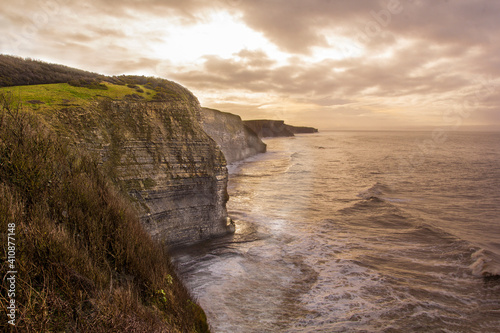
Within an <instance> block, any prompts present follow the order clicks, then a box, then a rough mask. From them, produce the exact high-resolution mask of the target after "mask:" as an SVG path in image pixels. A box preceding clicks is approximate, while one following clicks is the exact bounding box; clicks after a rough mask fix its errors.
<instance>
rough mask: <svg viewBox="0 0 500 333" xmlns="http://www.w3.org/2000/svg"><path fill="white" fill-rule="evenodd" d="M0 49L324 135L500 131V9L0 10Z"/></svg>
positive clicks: (253, 0) (365, 4)
mask: <svg viewBox="0 0 500 333" xmlns="http://www.w3.org/2000/svg"><path fill="white" fill-rule="evenodd" d="M0 6H1V8H2V9H1V12H0V53H3V54H10V55H17V56H21V57H30V58H33V59H39V60H43V61H47V62H54V63H59V64H64V65H68V66H72V67H77V68H80V69H84V70H89V71H93V72H97V73H101V74H106V75H120V74H139V75H147V76H157V77H162V78H166V79H169V80H173V81H175V82H178V83H180V84H182V85H184V86H185V87H187V88H188V89H189V90H191V91H192V92H193V93H194V94H195V95H196V96H197V97H198V99H199V100H200V103H201V104H202V105H203V106H206V107H211V108H215V109H219V110H221V111H225V112H231V113H235V114H238V115H240V116H241V117H242V118H243V119H283V120H285V121H287V123H290V124H294V125H306V126H307V125H309V126H314V127H317V128H319V129H321V130H342V129H345V130H351V129H365V130H372V129H373V130H386V129H392V130H409V129H430V128H434V129H441V128H444V129H458V130H459V129H486V130H492V129H493V130H500V93H499V92H500V33H499V31H500V19H499V18H500V1H492V0H349V1H340V0H338V1H336V0H211V1H207V0H205V1H202V0H182V1H181V0H119V1H118V0H88V1H73V0H16V1H11V0H0Z"/></svg>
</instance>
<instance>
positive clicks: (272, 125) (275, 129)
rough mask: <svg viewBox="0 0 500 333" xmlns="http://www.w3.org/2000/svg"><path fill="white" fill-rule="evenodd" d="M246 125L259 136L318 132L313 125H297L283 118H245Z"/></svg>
mask: <svg viewBox="0 0 500 333" xmlns="http://www.w3.org/2000/svg"><path fill="white" fill-rule="evenodd" d="M243 123H244V124H245V126H247V127H248V128H250V129H251V130H252V131H254V132H255V133H256V134H257V135H258V136H259V138H265V137H280V136H294V134H299V133H316V132H318V130H317V129H316V128H313V127H303V126H302V127H297V126H291V125H287V124H285V122H284V121H283V120H265V119H261V120H245V121H244V122H243Z"/></svg>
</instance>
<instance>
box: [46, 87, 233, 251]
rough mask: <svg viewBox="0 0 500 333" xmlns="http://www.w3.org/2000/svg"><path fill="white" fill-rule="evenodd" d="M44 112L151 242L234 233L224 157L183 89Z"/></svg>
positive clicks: (198, 109)
mask: <svg viewBox="0 0 500 333" xmlns="http://www.w3.org/2000/svg"><path fill="white" fill-rule="evenodd" d="M47 117H51V119H50V120H49V123H51V124H54V127H55V128H56V129H57V130H58V131H59V132H60V133H61V134H62V135H63V136H66V137H68V138H69V139H70V140H72V141H73V142H75V144H77V145H80V146H85V147H86V148H87V149H88V150H89V151H91V152H93V153H95V154H96V155H97V156H98V159H99V160H100V161H101V164H102V168H103V170H104V171H105V172H106V173H107V174H108V175H110V176H111V177H113V178H114V179H115V180H116V181H117V182H118V184H119V185H120V187H121V188H122V189H123V190H124V191H126V192H127V193H129V194H130V196H131V197H132V198H133V200H134V202H135V203H136V205H137V207H138V209H139V212H140V214H141V220H142V222H143V225H144V228H145V229H146V230H147V231H148V232H149V233H150V234H151V235H152V237H153V238H154V239H157V240H160V241H165V242H167V243H168V244H170V245H175V244H180V243H190V242H196V241H200V240H203V239H207V238H210V237H214V236H220V235H224V234H226V233H228V232H231V231H234V225H232V222H231V221H230V219H229V218H228V215H227V211H226V202H227V200H228V194H227V191H226V186H227V177H228V175H227V168H226V161H225V158H224V156H223V154H222V152H221V151H220V149H219V148H218V147H217V144H216V143H215V142H214V140H212V139H211V138H210V137H209V136H208V135H207V134H206V133H205V132H204V131H203V129H202V127H201V124H200V105H199V103H198V100H197V99H196V98H195V97H194V96H193V95H192V94H190V93H189V92H182V93H180V94H178V95H176V96H174V97H173V98H172V99H171V100H169V101H162V102H126V101H110V100H101V101H98V102H95V103H92V104H91V105H88V106H85V107H73V108H65V109H62V110H60V111H58V112H56V113H55V114H53V115H51V116H49V115H48V116H47Z"/></svg>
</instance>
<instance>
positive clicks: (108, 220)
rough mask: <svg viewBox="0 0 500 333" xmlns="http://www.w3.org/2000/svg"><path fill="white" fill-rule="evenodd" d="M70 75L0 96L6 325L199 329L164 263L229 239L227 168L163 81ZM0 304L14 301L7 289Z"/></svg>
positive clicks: (182, 98)
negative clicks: (10, 313)
mask: <svg viewBox="0 0 500 333" xmlns="http://www.w3.org/2000/svg"><path fill="white" fill-rule="evenodd" d="M3 59H4V58H3ZM3 59H2V58H0V63H1V61H2V60H3ZM4 63H5V62H4ZM31 65H32V62H31V61H30V60H27V61H26V70H30V68H31V67H30V66H31ZM48 66H49V68H55V69H57V68H58V65H50V64H49V65H48ZM50 66H52V67H50ZM42 67H43V66H42ZM9 73H10V72H7V73H6V72H0V79H1V80H3V82H5V79H6V78H7V79H8V78H9V75H10V74H9ZM67 73H70V75H69V76H68V77H66V78H65V80H66V81H67V82H58V83H51V82H50V81H51V80H53V78H52V77H43V76H41V77H39V81H38V82H41V83H42V84H38V85H34V84H31V83H33V81H31V82H29V83H30V84H27V83H28V82H22V84H23V85H21V86H12V87H3V88H0V101H1V103H0V227H1V228H2V230H8V229H10V230H13V231H14V234H15V244H16V258H15V261H13V263H8V262H7V253H6V252H2V271H3V272H7V271H9V270H12V267H8V266H7V265H8V264H9V265H10V264H12V265H13V267H14V268H15V269H16V272H17V273H16V293H15V301H16V304H17V312H16V330H14V329H13V328H12V327H10V328H11V329H12V331H19V332H45V331H79V332H110V331H112V332H117V331H126V332H208V325H207V323H206V317H205V314H204V312H203V310H202V309H201V308H200V307H199V306H198V305H196V303H195V301H193V300H192V299H191V298H190V296H189V294H188V292H187V291H186V289H185V288H184V286H183V284H182V282H181V281H180V280H179V279H178V278H177V277H176V275H175V272H174V270H173V267H172V266H171V264H170V262H169V257H168V253H167V245H169V244H173V243H176V242H186V241H196V240H200V239H205V238H209V237H213V236H215V235H219V234H225V233H227V232H228V231H230V230H229V229H228V227H227V225H226V224H227V222H228V218H227V212H226V210H225V202H226V201H227V193H226V190H225V189H226V183H227V170H226V168H225V161H224V157H223V156H222V153H221V152H220V150H218V149H217V147H216V144H215V142H214V141H213V140H211V139H210V138H209V137H208V136H207V135H206V134H205V133H204V132H203V130H202V128H201V125H200V124H199V122H198V119H199V112H200V106H199V103H198V100H197V99H196V97H194V96H193V95H192V94H191V93H190V92H189V91H188V90H187V89H186V88H184V87H182V86H180V85H178V84H176V83H174V82H171V81H167V80H162V79H157V78H146V77H142V76H120V77H103V76H99V77H98V78H91V79H88V78H81V77H80V78H79V77H77V76H76V77H75V75H76V74H75V73H77V74H78V73H80V72H79V71H78V70H74V71H71V70H70V71H68V72H67ZM11 226H15V227H14V229H12V228H10V227H11ZM8 227H9V228H8ZM2 244H3V246H7V234H5V233H2ZM0 299H1V301H2V304H8V302H9V301H10V300H11V299H12V298H11V296H9V287H8V282H7V281H6V280H4V281H3V283H2V285H1V289H0ZM1 312H2V314H1V316H3V317H4V318H7V313H5V312H6V307H4V306H2V311H1ZM5 325H7V323H6V321H5V320H4V321H2V322H1V324H0V326H1V328H2V329H0V330H2V331H7V328H6V326H5Z"/></svg>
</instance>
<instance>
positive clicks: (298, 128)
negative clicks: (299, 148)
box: [286, 125, 318, 134]
mask: <svg viewBox="0 0 500 333" xmlns="http://www.w3.org/2000/svg"><path fill="white" fill-rule="evenodd" d="M286 127H287V128H288V129H289V130H290V132H292V133H293V134H305V133H318V129H317V128H314V127H306V126H292V125H286Z"/></svg>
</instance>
